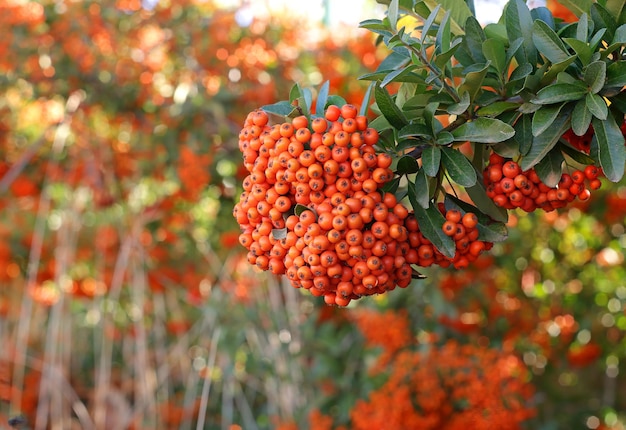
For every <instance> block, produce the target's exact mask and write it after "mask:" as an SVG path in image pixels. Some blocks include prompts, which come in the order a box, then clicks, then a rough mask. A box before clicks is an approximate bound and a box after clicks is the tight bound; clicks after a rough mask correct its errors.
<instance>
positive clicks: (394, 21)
mask: <svg viewBox="0 0 626 430" xmlns="http://www.w3.org/2000/svg"><path fill="white" fill-rule="evenodd" d="M399 15H400V14H399V11H398V0H391V2H390V3H389V8H388V9H387V19H388V20H389V25H390V26H391V30H392V31H393V30H395V29H396V28H397V27H398V17H399Z"/></svg>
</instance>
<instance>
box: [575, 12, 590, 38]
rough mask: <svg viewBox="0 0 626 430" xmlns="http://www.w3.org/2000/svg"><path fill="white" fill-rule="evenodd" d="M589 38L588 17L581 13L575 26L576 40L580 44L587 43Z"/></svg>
mask: <svg viewBox="0 0 626 430" xmlns="http://www.w3.org/2000/svg"><path fill="white" fill-rule="evenodd" d="M588 37H589V16H588V15H587V14H586V13H582V14H581V15H580V17H579V18H578V23H577V24H576V39H578V40H579V41H581V42H585V43H587V38H588Z"/></svg>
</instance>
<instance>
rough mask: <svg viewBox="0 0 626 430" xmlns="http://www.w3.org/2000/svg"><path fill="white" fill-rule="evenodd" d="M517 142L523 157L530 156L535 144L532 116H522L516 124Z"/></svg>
mask: <svg viewBox="0 0 626 430" xmlns="http://www.w3.org/2000/svg"><path fill="white" fill-rule="evenodd" d="M514 128H515V138H514V139H515V141H516V142H517V144H518V147H519V152H520V154H522V155H526V154H528V151H530V147H531V146H532V143H533V129H532V118H531V117H530V115H522V117H521V118H520V119H518V120H517V122H516V123H515V127H514Z"/></svg>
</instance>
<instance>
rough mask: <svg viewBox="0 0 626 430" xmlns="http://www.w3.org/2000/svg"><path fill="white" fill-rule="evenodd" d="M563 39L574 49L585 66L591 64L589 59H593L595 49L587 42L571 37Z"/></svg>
mask: <svg viewBox="0 0 626 430" xmlns="http://www.w3.org/2000/svg"><path fill="white" fill-rule="evenodd" d="M563 41H564V42H565V43H567V44H568V45H569V46H570V47H571V48H572V49H573V50H574V52H575V53H576V55H577V56H578V58H580V61H581V63H583V66H586V65H587V64H589V61H591V55H592V54H593V49H592V48H591V47H590V46H589V44H588V43H587V42H583V41H582V40H578V39H574V38H570V37H566V38H563Z"/></svg>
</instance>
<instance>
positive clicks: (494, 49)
mask: <svg viewBox="0 0 626 430" xmlns="http://www.w3.org/2000/svg"><path fill="white" fill-rule="evenodd" d="M483 54H484V55H485V58H486V59H487V60H489V61H490V62H491V65H492V66H493V67H495V68H496V70H497V71H498V73H502V72H504V71H505V70H506V51H505V50H504V45H503V44H502V43H501V42H500V41H498V40H496V39H487V40H485V41H484V42H483Z"/></svg>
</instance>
